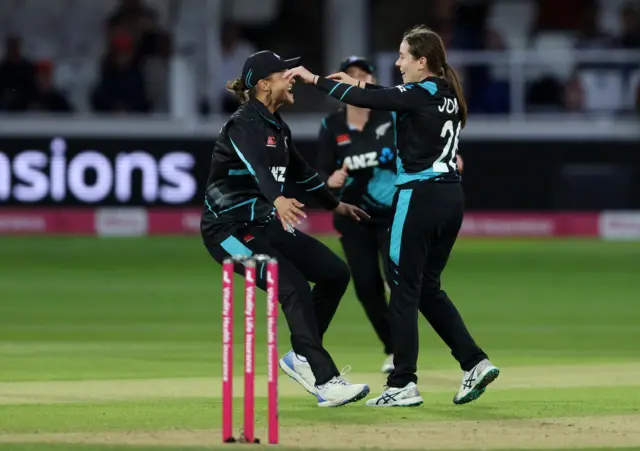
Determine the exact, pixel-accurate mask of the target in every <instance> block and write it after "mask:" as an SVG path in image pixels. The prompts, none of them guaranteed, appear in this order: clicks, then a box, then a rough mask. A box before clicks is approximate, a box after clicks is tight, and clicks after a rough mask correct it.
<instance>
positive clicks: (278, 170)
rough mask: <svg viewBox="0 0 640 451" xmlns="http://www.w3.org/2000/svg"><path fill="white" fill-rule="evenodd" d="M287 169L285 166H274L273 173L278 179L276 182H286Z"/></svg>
mask: <svg viewBox="0 0 640 451" xmlns="http://www.w3.org/2000/svg"><path fill="white" fill-rule="evenodd" d="M286 171H287V168H286V167H284V166H272V167H271V174H272V175H273V178H274V179H276V182H280V183H284V175H285V173H286Z"/></svg>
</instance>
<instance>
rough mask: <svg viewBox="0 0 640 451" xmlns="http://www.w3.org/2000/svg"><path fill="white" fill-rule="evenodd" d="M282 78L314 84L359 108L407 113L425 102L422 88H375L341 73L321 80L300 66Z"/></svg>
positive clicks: (405, 86)
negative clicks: (296, 79) (293, 78)
mask: <svg viewBox="0 0 640 451" xmlns="http://www.w3.org/2000/svg"><path fill="white" fill-rule="evenodd" d="M285 77H299V78H301V79H302V80H303V81H304V82H306V83H313V84H315V85H316V86H317V87H318V88H319V89H321V90H323V91H325V92H327V93H328V94H329V95H330V96H331V97H334V98H336V99H338V100H340V101H341V102H344V103H347V104H349V105H354V106H358V107H361V108H371V109H376V110H387V111H407V110H414V109H418V108H421V107H423V106H424V103H425V98H424V92H420V91H422V89H417V88H416V87H415V86H414V85H413V84H407V85H401V86H396V87H393V88H380V89H375V88H379V87H378V86H375V85H371V86H370V85H367V84H364V83H362V82H359V81H358V80H355V79H353V78H351V77H349V76H348V75H346V74H343V73H339V74H334V75H330V76H329V78H323V77H320V76H318V75H314V74H312V73H311V72H309V71H308V70H307V69H305V68H304V67H302V66H299V67H296V68H293V69H291V70H288V71H287V72H286V73H285ZM363 88H369V89H363ZM371 88H373V89H371Z"/></svg>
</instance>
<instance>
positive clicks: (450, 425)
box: [0, 237, 640, 451]
mask: <svg viewBox="0 0 640 451" xmlns="http://www.w3.org/2000/svg"><path fill="white" fill-rule="evenodd" d="M324 241H325V242H326V243H327V244H328V245H329V246H331V247H332V248H333V249H335V250H336V251H337V252H339V253H341V252H340V249H339V247H338V243H337V240H335V239H334V238H327V239H325V240H324ZM0 255H1V257H2V258H0V450H2V451H4V450H16V451H42V450H48V449H51V450H56V451H57V450H60V451H62V450H65V451H66V450H69V451H86V450H90V449H91V450H94V449H95V450H101V451H107V450H113V451H125V450H135V451H143V450H144V451H147V450H154V451H162V450H165V451H169V450H171V451H174V450H179V449H180V450H185V449H187V450H192V451H193V450H204V449H209V450H210V449H220V448H225V447H224V446H222V445H220V444H219V442H220V418H221V413H220V409H221V404H220V398H219V396H220V388H221V385H220V378H219V376H220V372H221V368H220V355H221V352H220V351H221V344H220V335H221V332H220V313H221V308H220V268H219V267H218V265H217V264H216V263H215V262H213V261H212V260H210V258H209V256H208V254H207V253H206V251H205V250H204V248H203V246H202V244H201V242H200V239H199V238H198V237H184V238H145V239H89V238H15V237H11V238H9V237H4V238H0ZM639 269H640V243H606V242H597V241H583V240H575V241H543V240H539V241H538V240H531V241H511V240H503V241H492V240H482V241H472V240H461V241H460V242H459V243H458V244H457V246H456V249H455V251H454V254H453V256H452V258H451V261H450V265H449V268H448V269H447V272H446V273H445V276H444V287H445V289H446V290H447V292H448V293H449V295H450V296H451V298H452V299H453V300H454V302H455V303H456V304H457V306H458V307H459V309H460V310H461V312H462V314H463V316H464V317H465V319H466V321H467V323H468V325H469V328H470V329H471V331H472V333H473V334H474V336H475V337H476V340H477V341H478V343H479V344H480V345H481V346H482V347H483V348H485V350H486V351H487V352H488V353H489V355H490V357H491V358H492V360H493V361H494V363H495V364H497V365H498V366H499V367H500V368H501V370H502V373H501V376H500V378H499V379H498V380H497V381H496V382H495V383H494V384H493V385H492V386H491V387H490V389H489V390H488V391H487V393H486V394H485V395H484V396H483V397H482V398H480V399H479V400H478V401H476V402H475V403H472V404H470V405H466V406H455V405H453V403H452V402H451V399H452V397H453V394H454V393H455V391H456V390H457V388H458V385H459V383H460V378H461V372H460V370H459V368H457V365H456V362H455V361H454V360H453V359H452V357H451V356H450V355H449V352H448V350H447V349H446V348H445V347H444V345H443V344H442V343H441V342H440V341H439V339H438V338H437V336H436V335H435V334H434V333H433V332H432V331H431V330H430V328H429V326H428V324H427V323H426V321H424V320H423V319H421V322H420V324H421V352H420V361H419V365H420V382H419V385H420V389H421V390H422V392H423V396H424V398H425V404H424V405H423V406H422V407H419V408H416V409H404V410H402V409H387V410H385V409H381V410H376V409H370V408H366V407H365V406H364V404H363V403H359V404H354V405H349V406H345V407H343V408H339V409H326V410H324V409H319V408H318V407H316V405H315V400H314V398H313V397H310V396H309V395H306V394H305V393H304V392H303V390H302V389H301V388H300V387H298V386H297V385H295V383H293V382H292V381H290V380H289V379H288V378H286V377H281V379H280V395H281V397H280V418H281V443H282V447H283V448H285V449H286V448H296V449H300V448H304V449H332V450H338V449H359V448H379V449H543V448H544V449H566V448H585V449H586V448H590V449H591V448H594V449H595V448H600V449H611V448H623V447H626V448H629V449H633V447H637V448H635V449H640V378H638V376H637V375H638V374H639V373H640V327H639V325H638V322H639V321H640V302H639V301H640V278H639V277H638V270H639ZM236 289H237V294H238V296H237V298H236V299H237V300H238V302H241V300H242V298H241V291H242V279H240V278H238V279H237V283H236ZM264 310H265V309H264V303H263V302H259V303H258V312H259V315H258V339H257V349H256V364H257V369H258V374H259V376H258V378H257V381H256V391H257V394H258V397H259V398H258V400H257V413H256V417H257V420H258V429H257V432H258V435H259V436H260V437H262V439H263V440H266V433H265V426H266V424H265V419H266V418H265V417H266V415H265V409H266V398H265V395H266V378H265V374H266V358H265V355H266V353H265V350H266V339H265V338H266V330H265V321H264ZM240 311H241V309H236V312H237V313H238V316H237V318H236V320H237V321H236V371H237V374H238V376H240V370H241V365H242V360H241V347H242V346H241V345H242V318H241V316H240V313H241V312H240ZM280 320H281V321H280V323H279V341H280V350H281V352H285V351H287V350H288V349H289V344H288V331H287V328H286V323H285V322H284V318H282V315H281V318H280ZM326 345H327V348H328V349H329V351H330V352H331V353H332V355H333V356H334V358H335V360H336V363H337V364H338V366H344V365H351V367H352V368H353V369H352V372H351V374H350V376H349V377H350V379H352V380H354V381H358V382H361V381H362V382H367V383H369V384H370V385H371V388H372V392H373V393H374V394H376V395H377V394H378V392H379V391H380V390H382V386H383V384H384V377H383V375H382V374H380V373H378V370H379V368H380V366H381V364H382V361H383V358H384V356H383V354H382V348H381V345H380V344H379V343H378V341H377V339H376V337H375V335H374V333H373V330H372V328H371V326H370V325H369V323H368V322H367V320H366V318H365V316H364V313H363V311H362V308H361V306H360V305H359V303H358V301H357V300H356V298H355V296H354V294H353V291H352V290H351V289H350V290H349V291H348V293H347V296H346V297H345V298H344V299H343V302H342V304H341V306H340V308H339V310H338V314H337V315H336V318H335V320H334V322H333V324H332V325H331V328H330V329H329V332H328V334H327V337H326ZM235 387H236V389H237V395H238V397H240V396H241V391H240V390H241V387H242V383H241V377H238V378H237V382H236V384H235ZM241 413H242V410H241V399H240V398H238V400H237V403H236V414H235V419H236V421H237V426H238V427H239V426H240V420H241ZM229 446H231V445H227V446H226V448H228V447H229ZM231 447H233V446H231ZM258 448H259V447H258Z"/></svg>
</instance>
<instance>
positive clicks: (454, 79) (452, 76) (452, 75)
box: [442, 63, 467, 128]
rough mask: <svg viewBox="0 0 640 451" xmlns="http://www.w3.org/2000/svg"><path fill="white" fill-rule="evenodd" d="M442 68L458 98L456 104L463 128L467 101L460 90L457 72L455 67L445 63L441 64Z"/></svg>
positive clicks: (465, 120)
mask: <svg viewBox="0 0 640 451" xmlns="http://www.w3.org/2000/svg"><path fill="white" fill-rule="evenodd" d="M442 70H443V72H444V78H445V80H447V83H449V86H451V87H452V88H453V90H454V91H455V93H456V97H457V98H458V106H459V108H460V122H461V123H462V128H464V126H465V124H466V123H467V101H466V100H465V98H464V91H463V90H462V85H461V84H460V79H459V78H458V74H457V73H456V71H455V69H454V68H453V67H451V66H449V65H448V64H447V63H445V64H443V65H442Z"/></svg>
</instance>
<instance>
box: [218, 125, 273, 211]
mask: <svg viewBox="0 0 640 451" xmlns="http://www.w3.org/2000/svg"><path fill="white" fill-rule="evenodd" d="M227 136H228V137H229V141H231V146H232V147H233V149H234V150H235V151H236V154H237V155H238V157H239V158H240V159H241V160H242V162H243V163H244V164H245V166H246V167H247V170H248V171H249V173H250V174H251V175H253V177H254V178H255V179H256V182H257V183H258V187H259V188H260V191H261V192H262V194H263V195H264V197H266V198H267V200H268V201H269V202H270V203H271V204H273V202H274V201H275V200H276V198H278V197H280V196H282V193H281V192H280V185H279V184H278V182H276V180H275V179H274V178H273V174H271V170H270V169H269V165H268V164H267V162H265V161H264V156H265V155H266V152H265V145H264V142H263V141H262V140H261V139H259V137H260V136H262V134H261V133H256V130H255V127H252V124H251V123H249V121H247V120H246V119H243V118H237V119H235V120H234V121H233V123H232V124H231V125H230V126H229V128H228V129H227Z"/></svg>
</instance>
